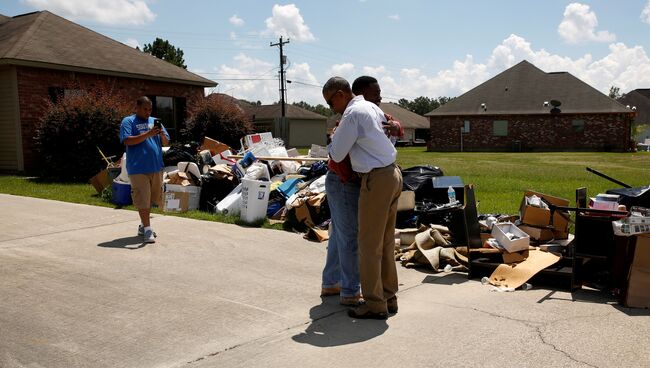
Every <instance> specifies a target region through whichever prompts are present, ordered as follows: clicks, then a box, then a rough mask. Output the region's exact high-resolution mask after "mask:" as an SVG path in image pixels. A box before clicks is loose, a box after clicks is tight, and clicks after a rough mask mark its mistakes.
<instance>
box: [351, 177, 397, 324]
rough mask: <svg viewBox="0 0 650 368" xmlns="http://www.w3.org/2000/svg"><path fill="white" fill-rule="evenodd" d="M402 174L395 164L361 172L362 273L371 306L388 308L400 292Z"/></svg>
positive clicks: (360, 236)
mask: <svg viewBox="0 0 650 368" xmlns="http://www.w3.org/2000/svg"><path fill="white" fill-rule="evenodd" d="M401 192H402V174H401V173H400V171H399V169H398V168H397V166H395V165H394V164H392V165H389V166H386V167H383V168H379V169H374V170H372V171H370V172H369V173H367V174H362V176H361V193H360V196H359V276H360V281H361V292H362V293H363V298H364V299H365V300H366V305H367V307H368V309H370V310H371V311H373V312H384V313H385V312H386V311H387V308H386V301H387V300H388V299H390V298H392V297H394V296H395V293H397V288H398V283H397V268H396V267H395V256H394V251H395V218H396V216H397V200H398V198H399V195H400V193H401Z"/></svg>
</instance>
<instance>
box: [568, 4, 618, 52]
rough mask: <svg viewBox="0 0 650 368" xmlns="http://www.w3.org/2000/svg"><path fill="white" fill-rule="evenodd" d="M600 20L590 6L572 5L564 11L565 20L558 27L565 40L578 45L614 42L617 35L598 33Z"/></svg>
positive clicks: (605, 32)
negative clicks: (582, 43)
mask: <svg viewBox="0 0 650 368" xmlns="http://www.w3.org/2000/svg"><path fill="white" fill-rule="evenodd" d="M597 26H598V18H597V17H596V13H594V12H593V11H591V9H590V8H589V5H585V4H580V3H571V4H569V5H567V7H566V8H565V9H564V19H563V20H562V22H561V23H560V25H559V26H558V29H557V31H558V33H559V34H560V37H562V39H563V40H565V41H566V42H568V43H572V44H576V43H580V42H588V41H594V42H613V41H615V40H616V35H615V34H613V33H609V32H608V31H596V27H597Z"/></svg>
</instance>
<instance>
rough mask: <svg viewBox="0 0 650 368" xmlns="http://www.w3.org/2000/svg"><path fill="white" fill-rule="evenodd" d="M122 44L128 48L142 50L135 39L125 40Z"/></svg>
mask: <svg viewBox="0 0 650 368" xmlns="http://www.w3.org/2000/svg"><path fill="white" fill-rule="evenodd" d="M124 44H125V45H128V46H131V47H133V48H136V47H138V48H140V49H142V47H140V43H139V42H138V40H136V39H135V38H127V39H126V41H124Z"/></svg>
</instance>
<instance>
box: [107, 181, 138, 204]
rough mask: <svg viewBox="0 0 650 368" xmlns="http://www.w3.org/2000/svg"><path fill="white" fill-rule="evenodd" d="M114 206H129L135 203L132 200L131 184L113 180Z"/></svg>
mask: <svg viewBox="0 0 650 368" xmlns="http://www.w3.org/2000/svg"><path fill="white" fill-rule="evenodd" d="M112 189H113V204H116V205H118V206H128V205H130V204H131V203H133V200H132V199H131V184H129V183H124V182H121V181H118V180H113V186H112Z"/></svg>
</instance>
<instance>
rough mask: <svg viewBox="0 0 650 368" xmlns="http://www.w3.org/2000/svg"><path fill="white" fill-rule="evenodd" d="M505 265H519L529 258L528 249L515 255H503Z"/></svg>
mask: <svg viewBox="0 0 650 368" xmlns="http://www.w3.org/2000/svg"><path fill="white" fill-rule="evenodd" d="M502 256H503V263H519V262H523V261H525V260H526V258H528V249H526V250H522V251H520V252H514V253H503V254H502Z"/></svg>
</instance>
